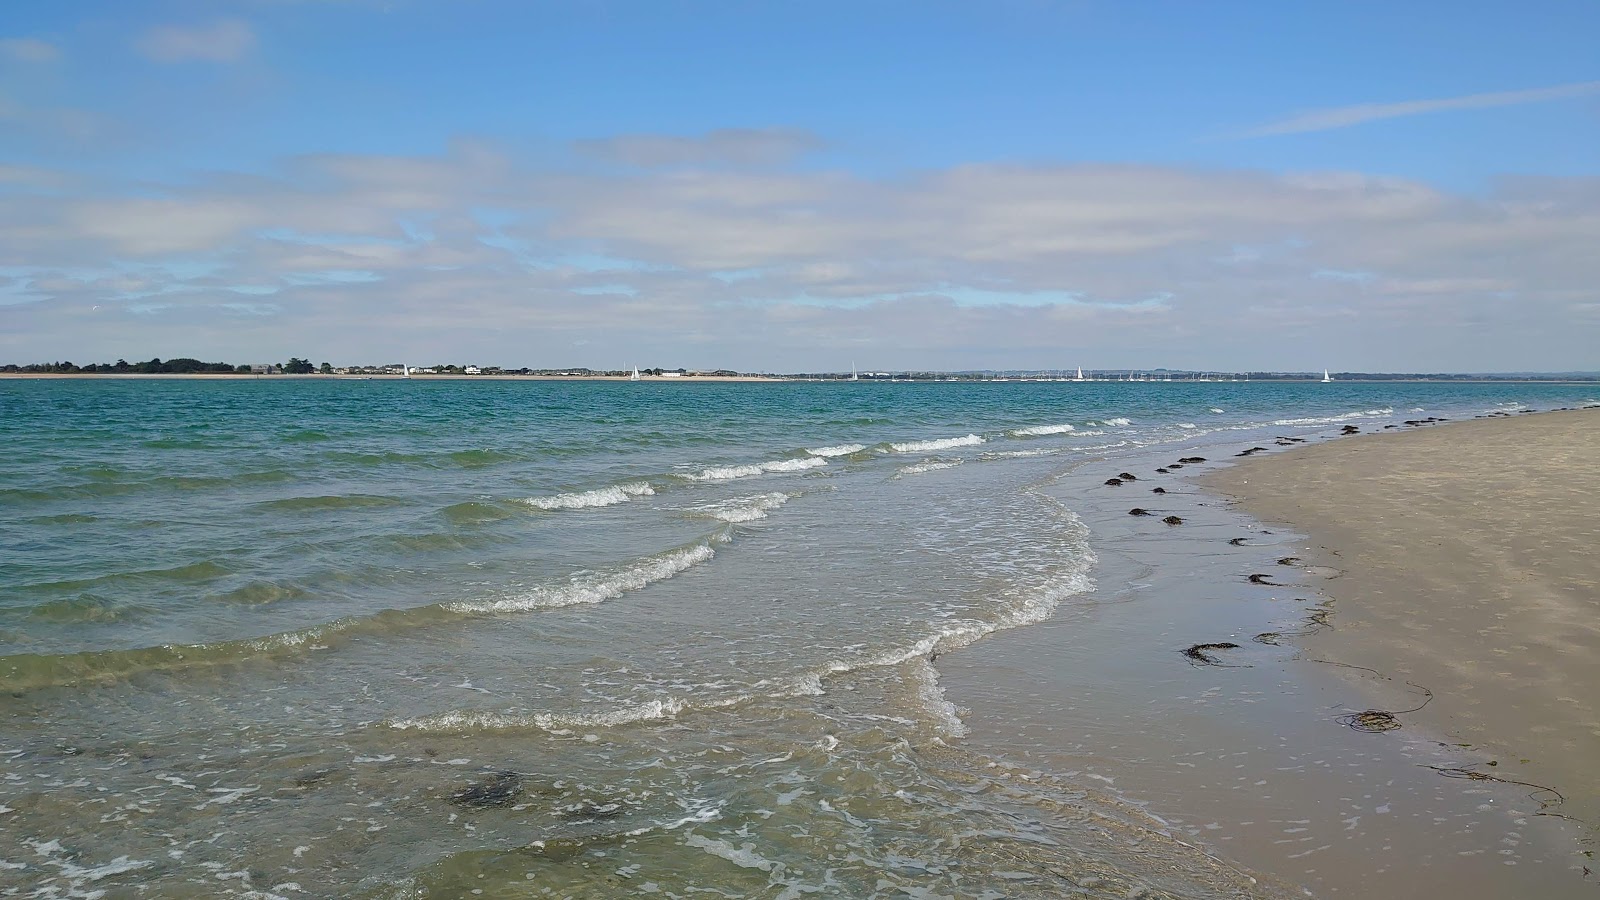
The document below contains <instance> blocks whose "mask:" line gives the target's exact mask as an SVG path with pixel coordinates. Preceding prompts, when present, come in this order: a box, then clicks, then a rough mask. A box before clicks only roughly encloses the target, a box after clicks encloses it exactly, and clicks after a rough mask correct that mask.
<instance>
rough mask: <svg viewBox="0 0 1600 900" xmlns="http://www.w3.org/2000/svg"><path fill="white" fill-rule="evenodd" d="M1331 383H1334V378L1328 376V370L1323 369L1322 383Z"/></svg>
mask: <svg viewBox="0 0 1600 900" xmlns="http://www.w3.org/2000/svg"><path fill="white" fill-rule="evenodd" d="M1331 381H1333V376H1332V375H1329V374H1328V370H1327V369H1323V370H1322V383H1323V384H1328V383H1329V382H1331Z"/></svg>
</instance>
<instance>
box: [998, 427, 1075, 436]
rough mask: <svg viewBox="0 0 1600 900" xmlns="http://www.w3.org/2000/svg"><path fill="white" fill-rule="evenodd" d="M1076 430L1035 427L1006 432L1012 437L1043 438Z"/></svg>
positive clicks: (1072, 428)
mask: <svg viewBox="0 0 1600 900" xmlns="http://www.w3.org/2000/svg"><path fill="white" fill-rule="evenodd" d="M1077 430H1078V429H1076V428H1074V427H1072V426H1071V425H1035V426H1033V427H1032V428H1017V429H1013V430H1011V431H1008V432H1006V434H1009V435H1011V436H1012V437H1043V436H1044V435H1047V434H1066V433H1067V432H1069V431H1077Z"/></svg>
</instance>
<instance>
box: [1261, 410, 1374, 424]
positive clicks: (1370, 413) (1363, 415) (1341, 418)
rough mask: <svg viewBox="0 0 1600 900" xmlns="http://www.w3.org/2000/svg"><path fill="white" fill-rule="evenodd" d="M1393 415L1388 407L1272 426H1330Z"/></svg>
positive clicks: (1290, 421) (1280, 421) (1278, 420)
mask: <svg viewBox="0 0 1600 900" xmlns="http://www.w3.org/2000/svg"><path fill="white" fill-rule="evenodd" d="M1393 413H1394V410H1393V409H1391V408H1389V407H1384V408H1383V409H1368V410H1362V411H1361V412H1347V413H1344V414H1342V415H1337V416H1312V417H1309V418H1304V419H1276V420H1274V421H1273V422H1272V424H1274V425H1330V424H1332V423H1334V422H1345V421H1348V420H1350V419H1372V418H1376V417H1378V416H1387V415H1391V414H1393Z"/></svg>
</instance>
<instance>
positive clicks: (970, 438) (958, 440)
mask: <svg viewBox="0 0 1600 900" xmlns="http://www.w3.org/2000/svg"><path fill="white" fill-rule="evenodd" d="M983 442H984V440H983V438H981V437H978V436H977V435H975V434H969V435H966V436H965V437H953V438H939V439H937V440H932V441H901V442H899V443H891V444H890V445H889V449H890V450H893V451H894V452H896V453H931V452H933V451H935V450H949V449H951V448H952V447H976V446H977V445H979V444H981V443H983Z"/></svg>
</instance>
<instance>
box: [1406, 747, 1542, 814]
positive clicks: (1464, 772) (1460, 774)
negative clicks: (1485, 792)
mask: <svg viewBox="0 0 1600 900" xmlns="http://www.w3.org/2000/svg"><path fill="white" fill-rule="evenodd" d="M1418 765H1421V766H1422V767H1423V768H1424V769H1432V770H1434V771H1435V772H1438V773H1439V774H1440V775H1443V776H1444V777H1446V778H1465V779H1467V780H1469V781H1497V782H1499V783H1501V784H1520V785H1522V786H1523V787H1531V788H1533V789H1534V790H1533V793H1531V794H1529V795H1528V798H1529V799H1531V800H1535V801H1538V803H1539V812H1537V813H1535V815H1541V816H1548V815H1555V816H1557V817H1558V818H1562V819H1565V818H1569V817H1568V816H1561V815H1559V814H1557V813H1547V812H1545V809H1547V808H1549V807H1551V806H1554V805H1556V804H1557V803H1565V802H1566V800H1567V797H1566V795H1565V794H1563V793H1561V792H1560V791H1558V790H1556V789H1555V788H1553V787H1545V786H1544V785H1542V784H1534V783H1533V782H1531V781H1517V780H1516V779H1514V778H1501V777H1500V776H1499V775H1490V774H1489V773H1487V772H1474V771H1473V770H1472V768H1471V767H1469V766H1430V765H1427V764H1426V763H1419V764H1418ZM1489 765H1491V766H1494V765H1499V763H1498V762H1496V761H1495V760H1490V761H1489ZM1540 794H1548V795H1549V798H1548V799H1547V798H1544V797H1540V796H1539V795H1540Z"/></svg>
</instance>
